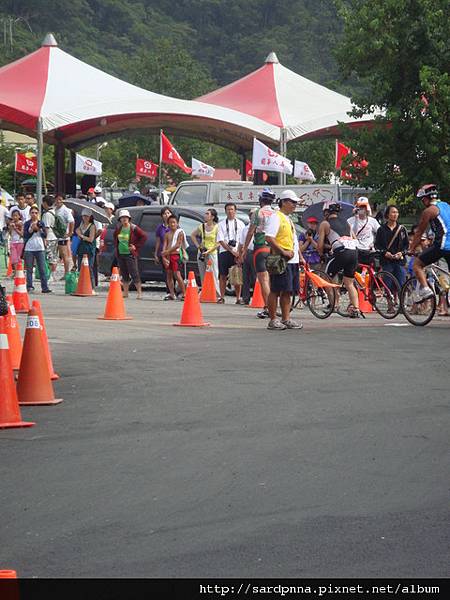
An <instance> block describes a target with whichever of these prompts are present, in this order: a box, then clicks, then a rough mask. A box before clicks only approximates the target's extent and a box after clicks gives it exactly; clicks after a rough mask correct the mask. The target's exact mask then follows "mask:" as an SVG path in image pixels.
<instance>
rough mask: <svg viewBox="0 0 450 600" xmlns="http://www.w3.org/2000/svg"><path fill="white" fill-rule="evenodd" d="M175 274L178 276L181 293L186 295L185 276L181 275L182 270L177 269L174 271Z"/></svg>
mask: <svg viewBox="0 0 450 600" xmlns="http://www.w3.org/2000/svg"><path fill="white" fill-rule="evenodd" d="M174 275H175V277H176V278H177V282H178V285H179V286H180V290H181V293H182V295H183V297H184V295H185V294H186V286H185V285H184V281H183V278H182V277H181V273H180V271H176V272H175V273H174Z"/></svg>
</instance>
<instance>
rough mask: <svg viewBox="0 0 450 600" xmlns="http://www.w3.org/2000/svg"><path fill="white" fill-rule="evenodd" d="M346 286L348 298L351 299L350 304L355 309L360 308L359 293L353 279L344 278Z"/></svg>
mask: <svg viewBox="0 0 450 600" xmlns="http://www.w3.org/2000/svg"><path fill="white" fill-rule="evenodd" d="M344 285H345V287H346V288H347V291H348V297H349V298H350V304H351V305H352V306H354V307H355V308H359V298H358V291H357V289H356V288H355V284H354V280H353V277H344Z"/></svg>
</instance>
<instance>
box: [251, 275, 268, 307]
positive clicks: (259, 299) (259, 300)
mask: <svg viewBox="0 0 450 600" xmlns="http://www.w3.org/2000/svg"><path fill="white" fill-rule="evenodd" d="M265 305H266V303H265V302H264V298H263V295H262V291H261V284H260V283H259V280H258V279H257V280H256V283H255V288H254V290H253V296H252V299H251V302H250V304H249V308H264V307H265Z"/></svg>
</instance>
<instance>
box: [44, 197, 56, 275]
mask: <svg viewBox="0 0 450 600" xmlns="http://www.w3.org/2000/svg"><path fill="white" fill-rule="evenodd" d="M54 203H55V199H54V198H53V196H44V197H43V198H42V222H43V223H44V225H45V231H46V232H47V237H46V238H45V254H46V257H47V262H48V264H49V266H50V272H51V273H50V278H49V281H55V278H54V273H55V271H56V267H57V266H58V238H57V237H56V235H55V232H54V231H53V228H54V226H55V209H54V206H53V205H54Z"/></svg>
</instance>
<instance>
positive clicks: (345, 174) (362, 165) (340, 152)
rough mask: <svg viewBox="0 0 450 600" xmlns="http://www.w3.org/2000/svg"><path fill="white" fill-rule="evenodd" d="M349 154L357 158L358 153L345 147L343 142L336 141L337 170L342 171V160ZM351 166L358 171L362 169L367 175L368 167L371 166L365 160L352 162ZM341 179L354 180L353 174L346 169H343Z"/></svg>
mask: <svg viewBox="0 0 450 600" xmlns="http://www.w3.org/2000/svg"><path fill="white" fill-rule="evenodd" d="M349 154H352V155H353V156H356V152H354V151H353V150H352V149H351V148H349V147H348V146H345V145H344V144H342V143H341V142H338V141H337V140H336V163H335V168H336V170H337V169H341V166H342V160H343V159H344V157H346V156H348V155H349ZM351 165H352V167H355V168H356V169H360V170H361V171H362V172H365V174H367V167H368V166H369V163H368V162H367V160H365V159H364V158H363V159H362V160H361V161H359V160H353V161H352V162H351ZM340 178H341V179H352V174H351V173H350V172H349V171H347V170H346V169H341V173H340Z"/></svg>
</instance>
